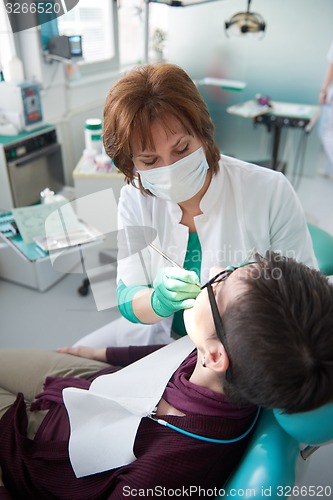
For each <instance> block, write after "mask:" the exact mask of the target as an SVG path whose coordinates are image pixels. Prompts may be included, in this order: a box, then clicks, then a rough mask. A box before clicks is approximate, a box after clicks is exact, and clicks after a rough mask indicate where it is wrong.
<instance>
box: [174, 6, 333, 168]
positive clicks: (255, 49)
mask: <svg viewBox="0 0 333 500" xmlns="http://www.w3.org/2000/svg"><path fill="white" fill-rule="evenodd" d="M246 4H247V2H246V1H245V0H221V1H218V2H212V3H208V4H201V5H198V6H189V7H185V8H170V9H169V36H168V40H169V45H168V59H169V60H170V61H171V62H174V63H177V64H179V65H181V66H182V67H184V69H186V70H187V71H188V72H189V73H190V74H191V76H192V77H193V78H201V77H203V76H221V77H225V78H230V79H235V80H243V81H245V82H246V83H247V87H246V89H245V90H244V91H243V92H226V91H222V90H219V89H212V88H210V89H209V88H207V87H205V88H202V89H201V91H202V94H203V96H204V98H205V99H206V101H207V103H208V106H209V109H210V111H211V114H212V116H213V119H214V122H215V125H216V136H217V140H218V143H219V145H220V147H221V148H222V149H223V150H224V151H225V152H226V153H227V154H232V155H235V156H238V157H240V158H242V159H248V160H252V161H255V160H256V159H262V158H263V157H265V156H266V157H267V149H268V148H269V140H270V135H269V134H268V133H267V132H266V129H265V127H257V128H256V129H253V126H252V122H251V120H247V119H243V118H238V117H235V116H231V115H229V114H228V113H226V108H227V107H228V106H230V105H231V104H235V103H237V102H242V101H245V100H248V99H253V98H254V97H255V95H256V94H257V93H260V94H264V95H269V96H270V97H271V99H272V100H276V101H288V102H295V103H307V104H315V105H316V104H318V94H319V89H320V87H321V83H322V80H323V77H324V72H325V69H326V54H327V51H328V47H329V44H330V41H331V38H332V35H333V32H332V21H333V2H332V1H331V0H320V1H315V0H253V2H252V6H251V10H252V11H255V12H259V13H260V14H261V15H262V16H263V18H264V19H265V21H266V25H267V28H266V34H265V36H264V38H263V39H262V40H257V39H251V37H247V36H246V37H239V38H235V37H233V38H231V37H230V38H228V37H227V36H226V34H225V32H224V22H225V20H227V19H230V17H231V16H232V15H233V14H235V13H236V12H239V11H244V10H246ZM289 130H290V129H289ZM290 133H291V134H292V136H291V137H292V138H294V140H293V143H294V152H295V149H296V148H297V145H298V140H299V135H300V134H299V131H296V130H293V131H290ZM284 139H285V138H284V137H283V138H282V145H283V141H284ZM319 152H320V147H319V141H318V137H317V131H316V129H315V130H313V132H312V133H311V134H310V136H309V140H308V145H307V158H306V165H305V172H306V173H309V174H310V173H312V172H313V171H314V170H315V168H316V166H317V164H318V162H319V161H320V159H319V158H318V155H319ZM292 156H293V155H289V158H288V159H289V161H290V162H291V163H292V162H293V157H292Z"/></svg>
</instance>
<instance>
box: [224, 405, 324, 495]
mask: <svg viewBox="0 0 333 500" xmlns="http://www.w3.org/2000/svg"><path fill="white" fill-rule="evenodd" d="M332 439H333V403H330V404H328V405H325V406H323V407H321V408H319V409H317V410H314V411H310V412H306V413H297V414H292V415H287V414H283V413H281V412H280V411H279V410H262V414H261V416H260V420H259V423H258V424H257V427H256V429H255V432H254V434H253V436H252V438H251V441H250V443H249V445H248V447H247V450H246V451H245V455H244V457H243V458H242V461H241V463H240V464H239V466H238V468H237V470H236V471H235V472H234V473H233V474H232V476H231V477H230V478H229V480H228V481H227V483H226V484H225V485H224V487H223V489H221V491H220V493H219V494H220V496H218V497H217V499H218V500H222V499H225V498H228V497H229V498H230V497H232V498H267V497H268V498H270V499H271V500H274V499H279V498H294V496H293V495H292V494H293V487H294V486H295V482H296V479H297V475H298V474H297V475H296V472H298V473H299V474H300V476H302V472H303V471H302V469H305V465H306V464H305V460H307V458H308V457H309V456H310V455H311V454H312V453H313V452H314V451H316V450H317V449H318V448H319V447H320V445H321V444H323V443H327V442H328V441H330V440H332ZM304 443H306V444H304ZM301 488H302V486H301V485H300V486H299V487H296V488H295V490H294V491H295V497H303V498H304V497H307V494H304V493H305V492H306V493H309V494H310V496H313V497H314V498H318V495H317V494H313V493H316V488H317V486H313V487H312V490H311V491H310V490H307V491H305V489H306V487H304V488H303V490H302V491H303V494H302V495H301V493H300V491H301ZM311 492H312V494H311ZM317 493H318V494H319V493H320V491H319V489H318V491H317ZM331 493H332V494H333V489H332V492H331ZM323 496H324V495H323ZM325 496H326V498H329V497H330V496H331V495H325Z"/></svg>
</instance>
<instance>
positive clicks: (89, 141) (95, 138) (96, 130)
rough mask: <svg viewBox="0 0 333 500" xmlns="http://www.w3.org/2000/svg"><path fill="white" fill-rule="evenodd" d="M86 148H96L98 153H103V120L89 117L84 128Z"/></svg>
mask: <svg viewBox="0 0 333 500" xmlns="http://www.w3.org/2000/svg"><path fill="white" fill-rule="evenodd" d="M84 137H85V145H86V149H88V150H91V149H95V150H96V152H97V154H101V153H102V148H103V144H102V120H100V119H99V118H89V119H88V120H86V123H85V130H84Z"/></svg>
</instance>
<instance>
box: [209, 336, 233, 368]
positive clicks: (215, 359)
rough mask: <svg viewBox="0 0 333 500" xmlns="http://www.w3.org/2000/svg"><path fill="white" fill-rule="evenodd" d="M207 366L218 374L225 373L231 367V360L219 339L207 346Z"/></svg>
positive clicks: (211, 340)
mask: <svg viewBox="0 0 333 500" xmlns="http://www.w3.org/2000/svg"><path fill="white" fill-rule="evenodd" d="M204 356H205V366H206V367H207V368H210V369H211V370H214V371H216V372H217V373H221V374H222V373H225V372H226V371H227V369H228V367H229V358H228V355H227V352H226V350H225V349H224V347H223V345H222V343H221V341H220V340H219V339H217V338H216V339H210V340H208V341H207V343H206V346H205V355H204Z"/></svg>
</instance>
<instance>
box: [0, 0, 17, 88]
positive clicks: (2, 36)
mask: <svg viewBox="0 0 333 500" xmlns="http://www.w3.org/2000/svg"><path fill="white" fill-rule="evenodd" d="M14 55H15V45H14V36H13V32H12V30H11V27H10V24H9V19H8V16H7V13H6V11H5V6H4V3H3V2H0V68H2V69H3V71H4V76H5V79H6V71H7V66H8V62H9V61H10V60H11V59H12V58H13V56H14Z"/></svg>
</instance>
